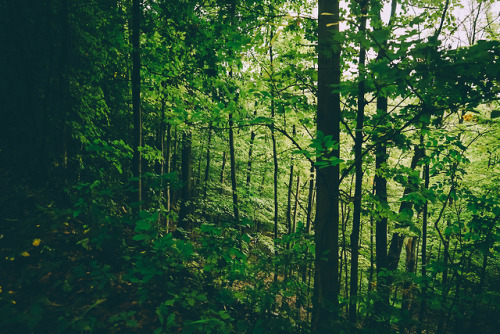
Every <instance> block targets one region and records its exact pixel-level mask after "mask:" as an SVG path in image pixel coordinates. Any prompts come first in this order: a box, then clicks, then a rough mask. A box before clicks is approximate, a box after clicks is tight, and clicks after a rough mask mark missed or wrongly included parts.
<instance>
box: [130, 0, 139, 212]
mask: <svg viewBox="0 0 500 334" xmlns="http://www.w3.org/2000/svg"><path fill="white" fill-rule="evenodd" d="M140 21H141V2H140V0H132V29H131V30H132V78H131V79H132V111H133V115H134V156H133V160H134V161H133V174H134V177H135V178H137V186H136V189H137V196H136V198H135V199H136V201H137V202H138V203H139V211H140V210H141V201H142V181H141V178H142V154H141V151H140V150H141V147H142V110H141V52H140V48H141V46H140V33H141V32H140V31H141V22H140Z"/></svg>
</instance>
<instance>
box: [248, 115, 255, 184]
mask: <svg viewBox="0 0 500 334" xmlns="http://www.w3.org/2000/svg"><path fill="white" fill-rule="evenodd" d="M253 116H254V117H256V116H257V108H255V110H254V112H253ZM254 141H255V131H254V130H253V129H252V132H251V133H250V147H249V149H248V162H247V182H246V187H247V189H250V181H251V177H252V153H253V144H254Z"/></svg>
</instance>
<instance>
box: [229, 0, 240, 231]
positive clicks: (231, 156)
mask: <svg viewBox="0 0 500 334" xmlns="http://www.w3.org/2000/svg"><path fill="white" fill-rule="evenodd" d="M235 16H236V0H231V1H230V17H229V19H230V25H231V26H233V20H234V18H235ZM231 54H232V51H230V55H231ZM229 76H230V77H231V79H232V78H233V68H232V67H231V69H230V71H229ZM231 98H232V99H234V105H235V106H236V105H237V104H238V101H237V99H238V98H237V97H231ZM233 125H234V124H233V110H230V111H229V163H230V167H231V192H232V195H233V214H234V219H235V220H236V221H237V222H239V221H240V212H239V205H238V192H237V184H236V158H235V151H234V131H233Z"/></svg>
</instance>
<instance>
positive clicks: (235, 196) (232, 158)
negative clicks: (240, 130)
mask: <svg viewBox="0 0 500 334" xmlns="http://www.w3.org/2000/svg"><path fill="white" fill-rule="evenodd" d="M229 159H230V164H231V192H232V195H233V213H234V219H235V220H236V221H237V222H239V221H240V211H239V206H238V192H237V184H236V157H235V151H234V133H233V114H232V112H230V113H229Z"/></svg>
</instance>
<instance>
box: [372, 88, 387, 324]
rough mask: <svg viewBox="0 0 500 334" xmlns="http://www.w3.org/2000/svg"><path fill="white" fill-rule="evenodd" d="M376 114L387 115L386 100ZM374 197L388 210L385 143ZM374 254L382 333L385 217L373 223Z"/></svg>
mask: <svg viewBox="0 0 500 334" xmlns="http://www.w3.org/2000/svg"><path fill="white" fill-rule="evenodd" d="M377 112H380V113H384V114H386V113H387V98H385V97H381V96H380V97H378V99H377ZM375 155H376V158H375V169H376V174H375V195H376V197H377V199H378V201H379V203H380V204H381V206H382V207H383V210H389V204H388V203H387V180H386V179H385V177H384V176H383V171H382V167H383V166H384V165H385V164H386V163H387V146H386V143H380V144H379V145H378V146H377V148H376V151H375ZM375 254H376V257H375V259H376V264H377V292H378V293H379V300H378V301H377V302H376V303H375V312H376V313H377V317H378V320H380V321H381V323H380V325H381V327H380V328H378V330H379V332H383V331H384V330H386V329H387V328H385V327H386V326H387V325H388V323H387V316H388V314H387V313H388V311H389V310H388V307H389V287H388V286H387V280H386V277H385V275H384V274H382V271H384V270H387V216H386V215H381V216H380V217H379V218H378V219H377V221H376V222H375Z"/></svg>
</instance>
